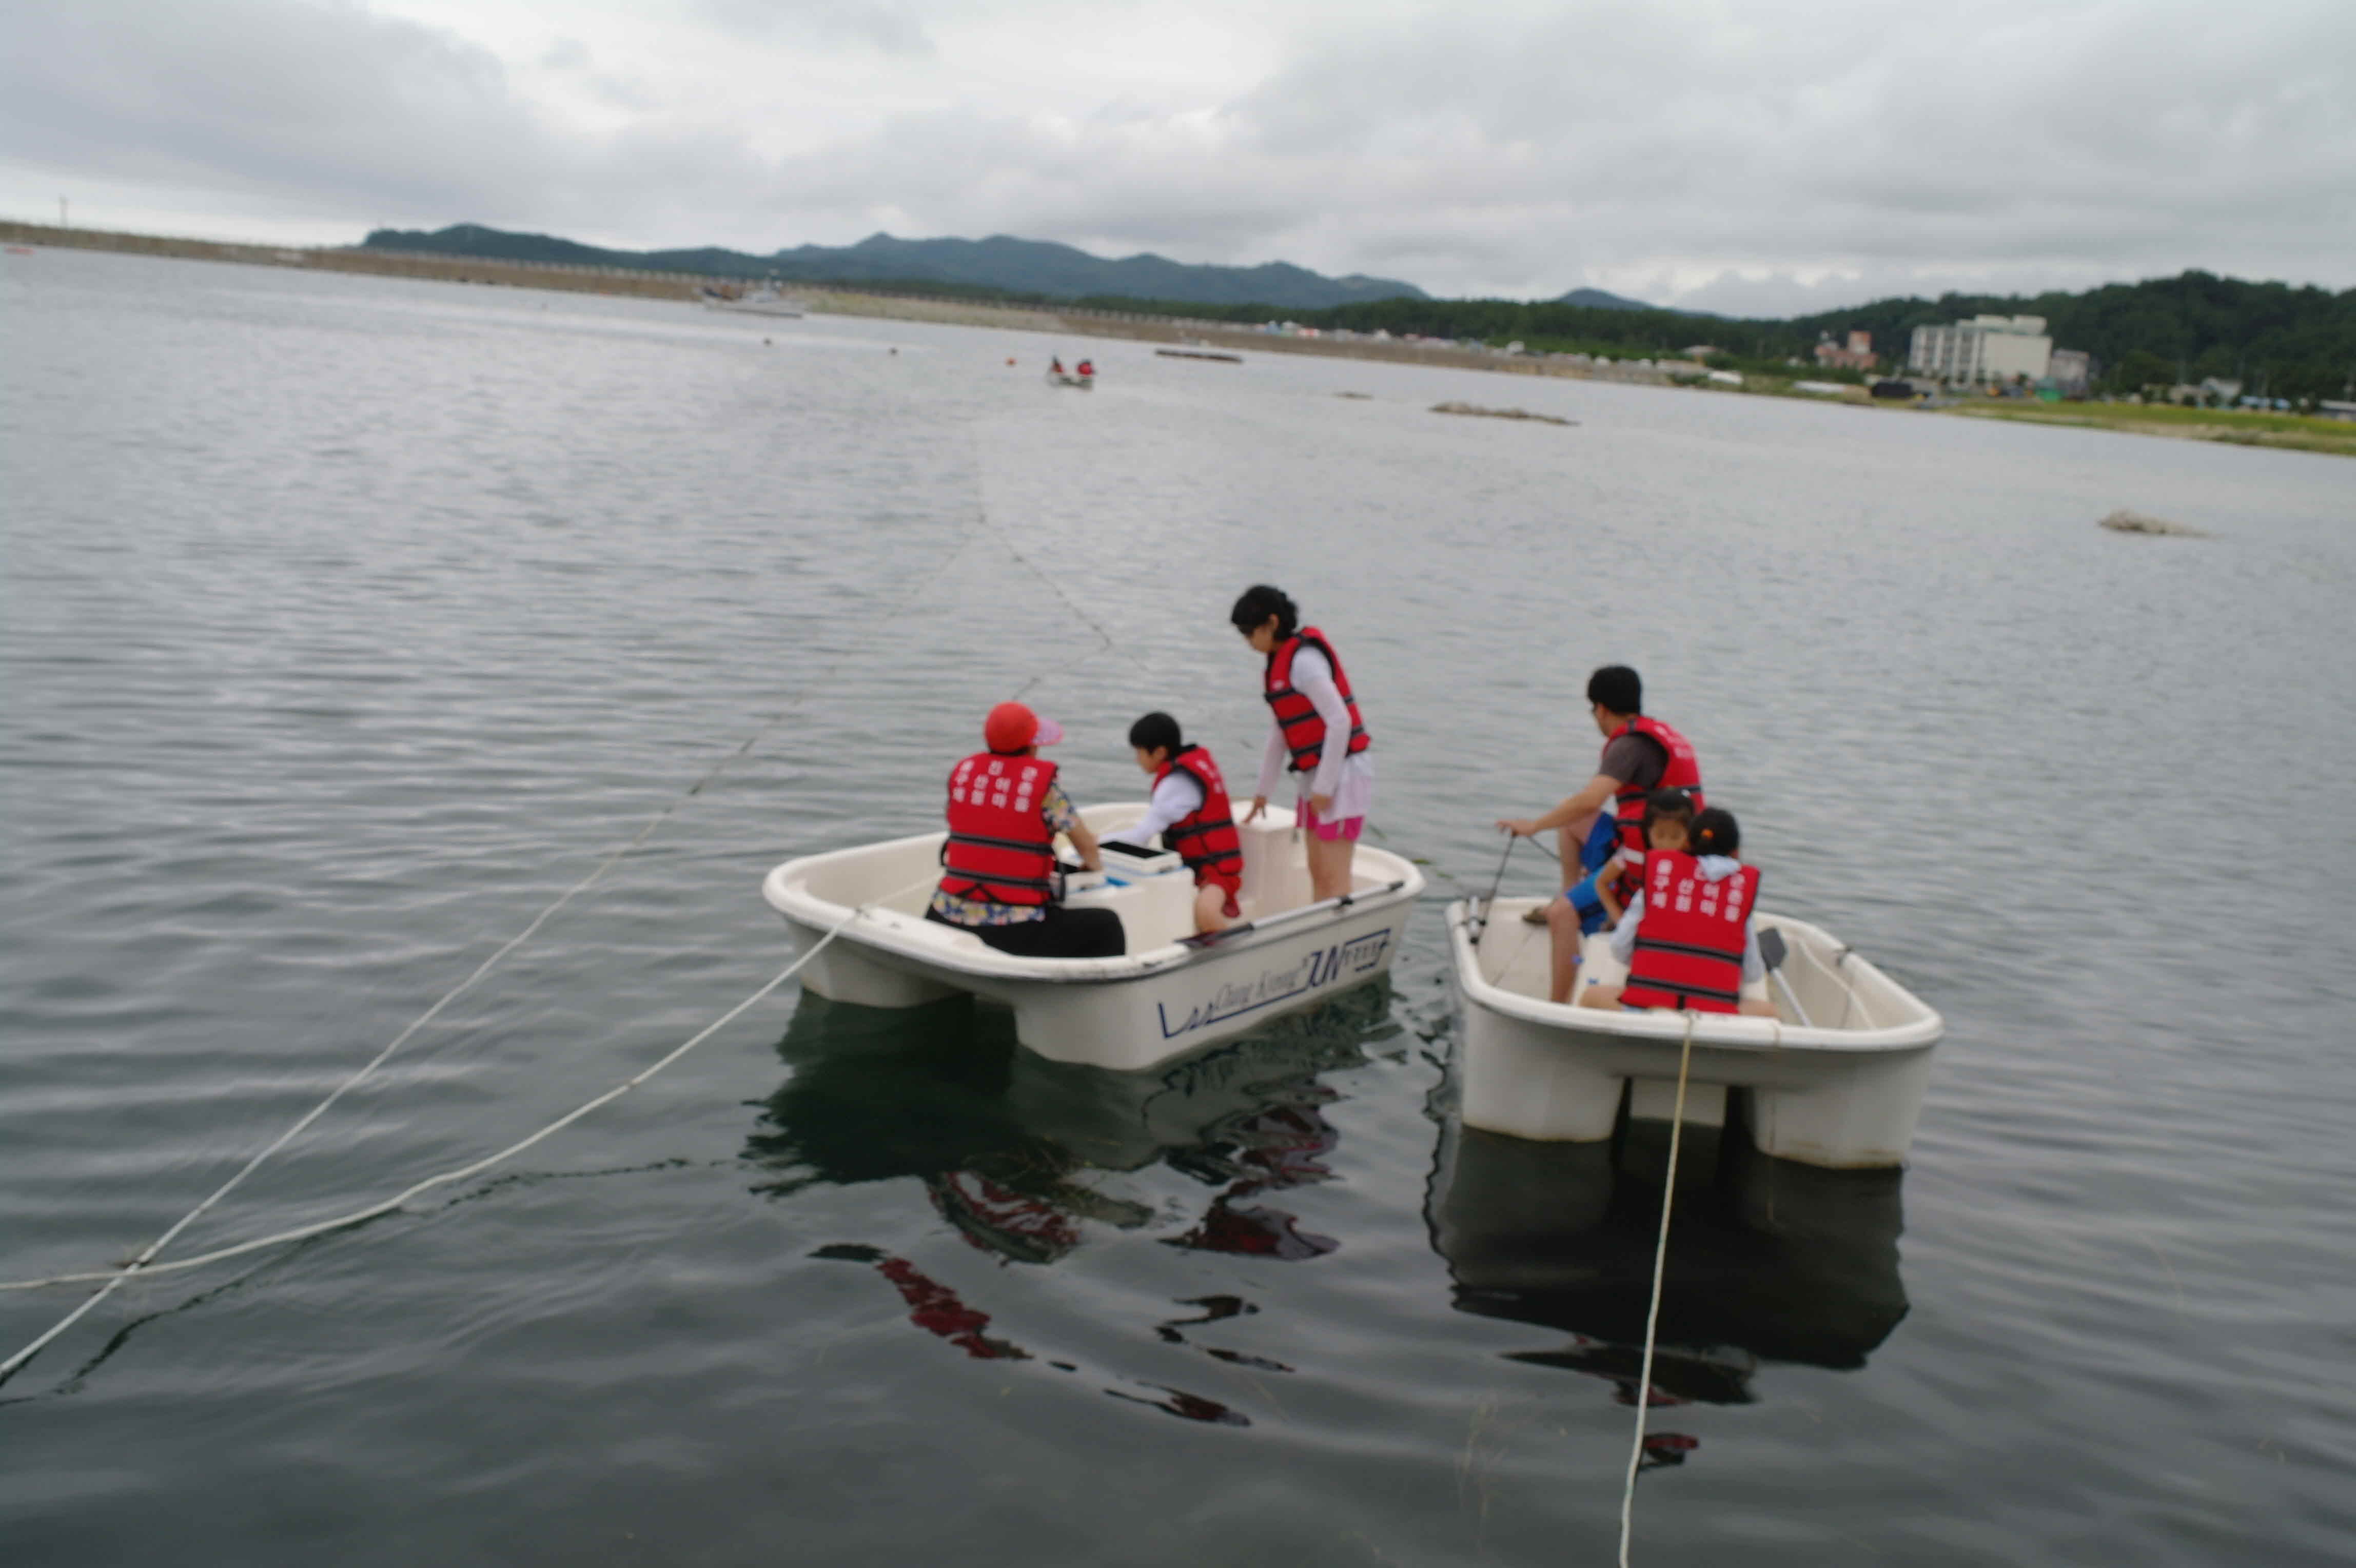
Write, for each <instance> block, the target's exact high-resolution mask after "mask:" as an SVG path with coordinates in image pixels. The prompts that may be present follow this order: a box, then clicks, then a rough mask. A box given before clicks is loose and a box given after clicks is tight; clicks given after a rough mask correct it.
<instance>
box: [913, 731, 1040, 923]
mask: <svg viewBox="0 0 2356 1568" xmlns="http://www.w3.org/2000/svg"><path fill="white" fill-rule="evenodd" d="M1054 782H1055V764H1054V763H1052V762H1049V761H1048V760H1047V759H1046V758H1044V757H1004V756H1001V755H1000V754H999V753H997V752H994V751H977V752H975V753H974V754H973V755H972V756H971V757H967V758H966V759H965V760H964V761H963V762H960V763H958V765H957V767H956V768H954V769H952V770H951V771H950V773H949V803H948V822H949V836H948V843H945V844H943V845H942V846H941V864H942V865H945V866H947V867H948V875H945V876H943V877H942V878H941V891H942V892H944V893H946V894H948V895H949V897H953V898H985V899H988V900H989V901H990V902H991V903H993V904H1046V903H1051V902H1053V901H1054V899H1055V829H1053V828H1051V827H1049V826H1048V825H1047V819H1046V817H1045V816H1044V815H1043V814H1041V810H1040V808H1041V805H1042V803H1043V802H1044V800H1046V796H1047V787H1048V786H1049V785H1050V784H1053V783H1054Z"/></svg>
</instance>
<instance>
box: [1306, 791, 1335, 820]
mask: <svg viewBox="0 0 2356 1568" xmlns="http://www.w3.org/2000/svg"><path fill="white" fill-rule="evenodd" d="M1309 809H1310V810H1311V811H1314V812H1316V813H1317V814H1318V815H1319V816H1321V817H1322V816H1323V815H1324V814H1325V813H1326V812H1328V811H1332V810H1333V796H1331V795H1312V796H1310V797H1309Z"/></svg>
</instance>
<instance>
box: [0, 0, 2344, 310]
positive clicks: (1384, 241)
mask: <svg viewBox="0 0 2356 1568" xmlns="http://www.w3.org/2000/svg"><path fill="white" fill-rule="evenodd" d="M682 3H683V4H684V5H685V6H686V8H685V9H684V10H682V11H681V12H680V14H679V17H678V19H677V20H676V21H675V22H674V23H673V24H672V26H673V27H675V28H676V29H678V30H679V32H680V37H681V38H685V39H687V40H689V41H691V42H692V41H695V40H696V39H698V38H703V39H705V40H706V41H709V42H711V43H712V47H713V50H714V52H715V53H717V54H719V55H720V56H721V58H732V56H733V54H739V53H741V54H743V55H744V56H745V59H744V62H743V65H742V70H743V71H744V78H743V81H742V82H740V83H737V84H736V85H738V86H740V87H741V88H742V89H743V90H742V91H739V92H738V94H737V96H736V97H735V99H734V100H732V102H740V103H742V102H752V103H759V102H766V101H767V100H769V99H770V98H774V99H775V101H776V102H777V103H778V104H779V105H780V108H781V109H782V110H786V111H790V110H793V109H795V108H796V107H797V105H798V102H800V99H799V98H798V96H797V92H798V91H799V93H800V94H801V95H802V96H809V94H812V93H818V94H819V99H824V95H825V94H826V93H831V94H833V98H832V99H831V100H828V102H840V103H841V104H842V105H844V107H843V108H842V109H841V112H840V113H834V112H830V111H825V110H823V109H822V108H813V109H812V110H811V111H810V112H809V114H808V115H807V116H805V118H804V120H802V121H800V122H797V124H802V125H804V126H805V127H806V126H807V124H813V123H814V124H833V123H838V122H839V123H840V124H842V125H844V126H845V127H846V129H844V130H843V131H842V132H841V133H840V134H837V135H834V136H832V137H822V138H818V139H815V140H814V139H813V138H812V137H811V136H810V135H809V134H807V133H806V131H805V133H804V134H799V135H798V137H797V136H785V137H783V138H782V139H781V138H780V135H779V134H778V132H777V130H776V125H774V124H770V123H768V120H767V118H766V116H764V115H763V114H762V113H760V112H758V111H742V110H739V111H732V112H731V113H735V114H737V115H738V116H739V118H738V119H731V118H729V117H728V116H727V115H725V114H721V113H707V112H706V111H705V109H704V107H703V102H702V101H703V100H704V99H705V98H707V97H712V98H715V99H719V98H725V97H726V96H727V95H726V94H725V93H724V92H722V93H706V92H704V91H699V89H701V87H702V86H704V85H706V84H704V83H701V82H699V81H684V82H683V81H681V80H680V78H679V77H678V76H677V75H676V74H675V73H674V75H672V76H671V77H669V78H668V79H666V78H664V77H663V76H662V75H661V74H660V72H661V70H662V66H661V62H658V61H641V60H637V59H633V60H632V62H631V72H632V73H631V74H629V75H627V76H619V75H616V74H613V73H611V72H610V71H608V70H605V69H603V68H605V67H606V66H607V65H608V64H609V63H610V62H611V61H612V60H614V59H617V58H620V56H619V55H618V53H617V52H616V50H613V49H609V48H605V46H603V45H597V44H594V43H593V42H589V41H584V40H582V39H581V38H574V37H572V36H571V35H573V34H575V33H579V32H581V31H583V30H584V26H585V24H583V25H578V26H576V25H574V24H570V23H569V24H567V36H566V37H565V38H559V39H555V40H553V41H550V40H548V39H547V38H546V37H545V36H544V35H543V38H542V41H541V43H540V44H539V45H536V46H535V52H534V53H533V55H532V56H531V57H530V59H527V60H525V61H523V62H522V65H523V67H524V70H525V75H526V76H529V75H530V71H531V70H534V69H536V70H540V71H541V72H545V73H553V74H554V75H555V76H557V77H561V78H562V79H563V80H564V81H572V82H573V83H574V84H575V88H574V90H575V91H576V92H577V93H583V94H586V95H587V98H586V100H584V101H586V102H594V104H595V105H596V106H597V107H598V108H599V110H600V112H601V113H603V114H604V116H605V118H603V119H601V120H600V121H599V122H598V123H599V124H601V125H603V126H607V127H610V126H612V125H615V124H619V125H620V127H621V128H620V129H618V130H614V129H610V128H607V129H601V130H599V131H598V132H596V133H595V134H585V133H584V132H582V131H580V130H578V129H575V128H572V127H570V126H568V125H567V124H566V123H565V122H564V121H563V120H562V118H560V115H559V111H558V110H557V109H556V108H555V107H553V106H552V104H551V102H546V101H543V100H541V99H539V98H535V97H534V96H532V95H531V90H530V83H529V82H524V81H519V79H518V78H515V77H512V76H511V75H510V73H509V70H508V69H507V67H506V66H505V65H503V63H502V61H501V60H500V59H499V58H498V57H497V56H496V55H494V54H493V53H492V52H490V51H489V50H488V49H487V48H484V47H482V46H480V45H477V44H476V43H472V42H469V41H467V40H466V38H462V37H459V36H458V35H456V34H454V33H451V32H448V31H444V30H439V29H436V28H434V27H425V26H422V25H420V24H417V23H414V22H410V21H404V20H400V19H397V18H393V17H389V16H383V15H380V14H378V13H375V12H371V11H369V10H366V9H362V8H361V7H359V5H352V4H327V5H319V4H309V3H305V0H219V3H216V4H210V5H205V6H201V7H183V6H177V5H157V4H152V3H151V4H140V3H137V0H100V3H98V4H93V5H76V6H72V7H54V8H48V10H46V11H40V10H36V11H34V12H32V13H30V14H25V15H19V16H16V17H15V18H13V19H12V20H11V21H10V22H9V23H8V24H7V26H8V29H9V32H10V34H11V38H10V39H9V47H8V48H6V49H5V50H0V152H5V156H7V158H8V159H9V161H10V162H12V163H13V164H15V165H16V166H20V167H38V168H40V169H43V170H45V171H48V170H55V171H59V172H60V173H70V172H80V173H85V174H89V175H92V176H104V177H111V178H112V179H115V180H119V181H145V183H146V184H147V185H149V186H150V187H152V188H158V189H168V188H172V187H174V186H176V185H177V186H182V187H186V188H201V189H207V190H220V189H229V190H239V189H242V190H246V191H250V192H252V193H254V195H255V198H256V199H263V198H267V199H269V200H271V201H273V202H276V203H282V204H283V203H286V202H292V201H307V202H309V203H311V204H312V205H313V206H314V207H316V209H318V210H320V211H322V212H328V213H334V214H365V215H366V218H367V220H369V221H399V222H409V223H438V222H444V221H451V220H458V219H461V218H468V219H474V220H480V221H484V222H490V223H498V224H507V225H512V226H517V227H544V228H554V229H560V230H565V231H572V232H576V233H579V234H580V235H582V237H584V238H592V239H601V240H605V241H607V242H618V243H631V244H685V243H695V242H703V241H706V240H717V241H721V242H731V243H738V244H747V245H755V246H759V247H761V248H767V247H770V246H775V245H780V244H790V243H798V242H803V241H806V240H813V239H815V240H824V241H841V240H848V239H851V238H855V237H857V236H858V235H859V234H861V233H863V232H866V231H870V230H872V229H875V228H890V229H892V230H894V231H896V232H902V233H912V234H930V233H960V234H976V235H978V234H984V233H991V232H1011V233H1018V234H1024V235H1030V236H1034V237H1041V238H1053V239H1061V240H1066V241H1068V242H1073V243H1077V244H1082V245H1085V246H1087V247H1088V248H1090V249H1094V250H1098V251H1103V252H1128V251H1131V250H1137V249H1155V250H1160V251H1162V252H1165V253H1169V254H1173V255H1175V256H1177V257H1179V258H1180V259H1182V260H1188V261H1223V262H1238V263H1248V262H1256V261H1264V260H1270V259H1278V258H1281V259H1286V260H1291V261H1297V262H1300V263H1303V264H1307V265H1312V266H1317V267H1320V268H1323V269H1324V270H1328V271H1365V272H1374V273H1380V274H1387V275H1393V276H1404V277H1408V278H1411V279H1413V280H1414V281H1416V282H1418V283H1420V284H1422V285H1424V286H1426V287H1428V288H1432V289H1435V290H1438V291H1443V292H1451V293H1452V292H1497V293H1507V294H1515V295H1551V294H1555V293H1559V292H1561V291H1562V290H1564V289H1566V288H1569V287H1572V286H1575V285H1579V284H1581V283H1590V282H1592V283H1600V284H1601V285H1603V286H1606V287H1612V288H1616V289H1619V290H1621V291H1622V292H1632V293H1637V294H1641V295H1645V296H1646V297H1653V298H1663V299H1666V298H1670V297H1673V296H1674V297H1676V298H1678V299H1680V300H1682V301H1686V302H1689V303H1692V304H1695V305H1697V306H1702V307H1705V308H1717V309H1740V310H1771V311H1772V310H1782V309H1803V308H1815V307H1821V306H1827V305H1831V304H1835V303H1839V302H1841V301H1844V300H1852V299H1857V298H1861V297H1865V296H1867V295H1870V294H1876V293H1887V292H1912V291H1918V290H1924V289H1930V290H1935V289H1939V288H1944V287H1951V286H1970V287H1990V288H1999V289H2009V288H2033V287H2038V286H2045V285H2071V286H2078V285H2084V284H2087V283H2091V282H2095V281H2100V280H2102V279H2104V278H2110V277H2118V276H2130V275H2145V274H2154V273H2162V272H2171V271H2174V270H2177V269H2179V268H2180V267H2183V266H2187V265H2202V266H2209V267H2213V268H2217V269H2219V270H2223V271H2230V272H2236V273H2241V274H2245V275H2262V276H2287V277H2291V278H2294V279H2298V280H2301V281H2306V280H2313V281H2320V282H2325V283H2328V284H2331V285H2337V286H2347V285H2351V284H2356V260H2351V258H2356V154H2351V151H2350V149H2351V148H2356V8H2351V7H2349V6H2346V5H2338V4H2331V5H2326V4H2309V3H2304V0H2302V3H2297V4H2285V5H2272V6H2268V7H2265V8H2263V9H2261V10H2256V11H2249V12H2244V13H2241V14H2236V15H2235V16H2233V17H2232V18H2231V19H2230V22H2228V21H2226V20H2222V19H2221V18H2220V17H2219V16H2218V14H2217V13H2216V12H2215V11H2214V10H2213V8H2210V7H2201V6H2193V5H2184V4H2179V3H2175V0H2170V3H2168V4H2148V3H2147V4H2140V5H2128V4H2123V3H2118V0H2043V3H2038V4H2028V3H2018V4H2001V3H1982V4H1976V5H1963V6H1960V7H1953V6H1951V7H1948V8H1945V9H1944V10H1941V11H1939V12H1936V13H1928V12H1921V11H1900V10H1893V9H1891V8H1890V7H1888V6H1887V5H1879V4H1872V5H1866V4H1849V5H1826V4H1821V3H1815V4H1804V3H1802V0H1785V3H1784V4H1782V5H1775V4H1762V5H1757V6H1753V7H1751V8H1747V9H1743V10H1740V11H1729V10H1727V9H1725V8H1723V7H1720V6H1718V5H1709V4H1704V3H1702V0H1654V3H1648V4H1622V3H1617V0H1614V3H1611V4H1601V5H1581V6H1579V7H1577V8H1576V9H1574V10H1571V11H1568V12H1555V13H1548V14H1545V15H1540V16H1531V17H1526V18H1521V19H1515V18H1514V17H1510V16H1484V15H1481V14H1466V13H1440V12H1434V13H1430V14H1427V15H1423V16H1415V15H1408V16H1403V17H1396V16H1383V15H1379V14H1368V13H1364V12H1361V11H1359V10H1357V9H1356V8H1352V9H1351V10H1348V11H1344V12H1336V13H1334V14H1333V16H1328V17H1324V18H1319V17H1318V16H1314V15H1307V16H1305V18H1304V19H1301V20H1300V21H1299V23H1298V25H1297V26H1295V27H1293V28H1292V31H1291V33H1290V36H1289V37H1287V38H1282V39H1280V41H1279V45H1278V47H1276V48H1274V59H1275V64H1274V66H1273V68H1272V69H1269V70H1262V71H1259V72H1258V73H1257V80H1248V79H1245V78H1238V79H1237V81H1232V82H1229V83H1227V84H1226V86H1224V87H1220V88H1213V89H1205V88H1204V87H1201V86H1198V85H1196V83H1195V82H1194V81H1193V80H1192V79H1191V77H1189V76H1188V75H1187V74H1186V73H1183V72H1173V74H1172V76H1171V77H1170V79H1168V80H1162V81H1159V84H1158V85H1154V84H1152V83H1151V82H1150V81H1149V82H1148V83H1147V84H1146V85H1142V86H1141V79H1143V78H1150V77H1151V71H1150V70H1149V69H1148V68H1150V67H1151V64H1152V63H1153V62H1151V61H1150V60H1149V61H1145V62H1142V63H1141V65H1140V67H1139V70H1138V75H1137V76H1136V77H1132V78H1130V79H1129V80H1125V81H1121V82H1119V83H1116V84H1114V85H1112V86H1108V88H1106V89H1104V90H1103V91H1101V93H1100V94H1099V95H1098V96H1097V97H1095V98H1093V99H1091V98H1090V97H1088V96H1087V92H1086V91H1084V90H1075V89H1072V88H1071V87H1069V86H1068V85H1067V84H1066V81H1065V78H1066V76H1067V75H1068V74H1069V73H1068V72H1067V71H1066V70H1064V69H1063V68H1062V67H1061V65H1060V62H1059V61H1055V60H1050V61H1047V62H1045V67H1044V69H1045V71H1046V72H1048V73H1051V74H1052V76H1053V78H1054V81H1053V86H1054V89H1055V91H1054V93H1053V94H1052V95H1049V94H1044V93H1043V92H1042V91H1040V90H1039V89H1038V88H1037V86H1036V84H1035V81H1003V82H1001V81H997V80H995V79H994V78H993V77H992V76H991V71H992V70H993V67H992V66H991V65H990V64H981V65H973V64H969V63H967V61H968V59H969V58H971V59H979V60H983V61H997V60H1000V59H1003V58H1004V57H1003V55H1002V54H998V53H993V52H992V50H993V48H996V47H997V45H998V35H997V34H996V32H995V31H993V29H995V28H998V27H1002V26H1004V25H1007V24H1008V23H1009V21H1010V19H1012V20H1020V19H1021V18H1022V13H1020V12H1019V10H1018V9H1017V8H1015V7H1012V6H1011V5H1001V6H1000V8H999V10H998V11H997V12H995V13H993V14H992V15H991V16H989V17H987V18H984V19H983V20H981V21H976V20H974V19H973V17H972V16H971V14H970V13H962V14H961V13H959V12H958V11H955V10H952V9H947V8H943V9H937V10H932V11H926V10H923V9H921V8H920V7H919V5H917V4H916V0H803V3H800V4H787V5H765V4H761V3H759V0H682ZM1070 15H1071V16H1091V15H1094V14H1093V13H1082V12H1074V13H1071V14H1070ZM1119 15H1123V16H1126V15H1129V13H1119ZM960 16H962V17H963V19H962V20H961V19H960ZM576 20H577V19H576ZM1057 20H1058V21H1060V20H1061V18H1060V16H1059V17H1058V18H1057ZM1108 25H1109V24H1108ZM1206 25H1209V24H1206ZM959 27H966V28H968V29H969V31H967V32H964V33H960V32H959V31H958V28H959ZM731 40H734V45H731ZM1081 42H1085V40H1081ZM1076 47H1077V44H1076ZM846 49H848V50H850V51H851V53H850V54H844V53H843V52H842V51H844V50H846ZM977 51H979V53H977ZM853 60H864V61H865V62H866V63H865V64H863V65H854V64H851V63H849V62H851V61H853ZM773 83H774V84H775V86H774V87H772V85H771V84H773ZM796 84H800V85H799V89H797V85H796ZM710 85H713V86H718V87H726V86H728V85H730V83H727V82H718V83H712V84H710ZM1050 96H1052V99H1053V101H1052V102H1050V101H1048V99H1049V98H1050ZM814 102H817V100H814ZM747 116H749V118H747ZM780 147H782V148H784V149H785V150H782V151H779V150H776V149H777V148H780ZM762 149H766V150H762ZM232 226H233V225H232Z"/></svg>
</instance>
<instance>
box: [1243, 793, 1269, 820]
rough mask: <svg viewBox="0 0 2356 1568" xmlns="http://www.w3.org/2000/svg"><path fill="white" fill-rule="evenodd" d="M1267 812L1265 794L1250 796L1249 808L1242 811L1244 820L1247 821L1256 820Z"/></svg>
mask: <svg viewBox="0 0 2356 1568" xmlns="http://www.w3.org/2000/svg"><path fill="white" fill-rule="evenodd" d="M1267 813H1268V797H1267V796H1265V795H1254V796H1253V797H1252V805H1251V810H1250V811H1246V812H1245V813H1244V821H1245V822H1258V821H1259V820H1260V818H1261V817H1263V816H1265V815H1267Z"/></svg>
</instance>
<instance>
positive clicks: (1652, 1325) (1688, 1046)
mask: <svg viewBox="0 0 2356 1568" xmlns="http://www.w3.org/2000/svg"><path fill="white" fill-rule="evenodd" d="M1698 1016H1699V1015H1697V1014H1693V1013H1687V1015H1686V1039H1685V1044H1684V1045H1683V1046H1681V1047H1678V1049H1677V1108H1676V1112H1674V1113H1673V1114H1672V1115H1671V1117H1670V1119H1669V1179H1668V1185H1667V1186H1666V1187H1665V1188H1664V1189H1663V1190H1662V1193H1661V1239H1660V1240H1659V1242H1658V1243H1657V1244H1656V1245H1655V1247H1654V1249H1653V1304H1652V1305H1651V1306H1650V1307H1648V1308H1646V1309H1645V1312H1644V1369H1643V1370H1642V1371H1640V1372H1638V1373H1637V1375H1636V1438H1635V1441H1634V1442H1633V1444H1630V1445H1629V1449H1628V1487H1627V1490H1626V1491H1625V1492H1623V1493H1622V1495H1621V1498H1620V1568H1628V1534H1629V1531H1630V1530H1632V1529H1633V1527H1634V1525H1635V1522H1636V1472H1637V1470H1638V1469H1639V1468H1640V1467H1642V1466H1643V1464H1644V1412H1645V1411H1646V1410H1647V1409H1648V1408H1649V1407H1650V1405H1651V1403H1652V1398H1653V1341H1654V1338H1655V1336H1656V1335H1657V1334H1658V1333H1659V1331H1660V1326H1661V1279H1662V1276H1663V1275H1664V1274H1665V1273H1667V1272H1668V1263H1669V1208H1670V1206H1671V1205H1673V1204H1674V1203H1676V1197H1677V1144H1678V1143H1679V1142H1680V1140H1681V1139H1682V1138H1683V1136H1684V1134H1685V1130H1686V1069H1687V1067H1689V1066H1690V1065H1691V1064H1692V1062H1693V1040H1694V1025H1695V1024H1696V1023H1697V1021H1698Z"/></svg>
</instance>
